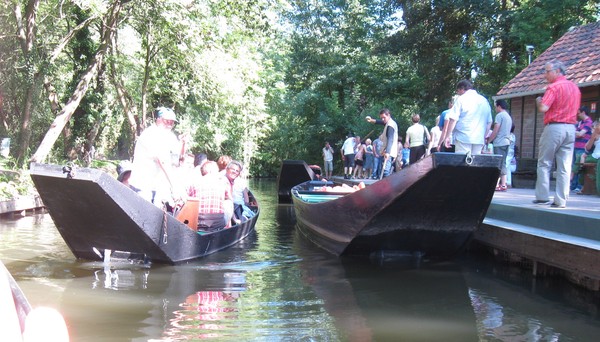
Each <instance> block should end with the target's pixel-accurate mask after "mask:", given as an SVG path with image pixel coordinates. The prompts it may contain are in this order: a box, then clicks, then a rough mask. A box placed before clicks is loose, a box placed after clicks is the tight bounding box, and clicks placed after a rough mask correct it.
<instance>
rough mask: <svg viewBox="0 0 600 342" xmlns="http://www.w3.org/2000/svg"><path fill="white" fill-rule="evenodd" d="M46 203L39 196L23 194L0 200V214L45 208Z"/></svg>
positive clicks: (20, 212)
mask: <svg viewBox="0 0 600 342" xmlns="http://www.w3.org/2000/svg"><path fill="white" fill-rule="evenodd" d="M43 207H44V204H43V203H42V199H41V198H40V197H39V196H22V197H19V198H15V199H11V200H7V201H0V216H4V215H19V214H23V213H26V212H28V211H37V210H41V209H43Z"/></svg>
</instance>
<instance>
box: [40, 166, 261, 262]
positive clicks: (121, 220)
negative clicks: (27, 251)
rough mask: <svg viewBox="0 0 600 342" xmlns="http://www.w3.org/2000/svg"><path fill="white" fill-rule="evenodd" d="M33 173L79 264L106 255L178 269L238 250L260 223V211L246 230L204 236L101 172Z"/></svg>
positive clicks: (235, 228) (49, 169) (48, 168)
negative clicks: (134, 257) (186, 263)
mask: <svg viewBox="0 0 600 342" xmlns="http://www.w3.org/2000/svg"><path fill="white" fill-rule="evenodd" d="M30 173H31V178H32V179H33V182H34V184H35V186H36V188H37V190H38V193H39V194H40V197H41V198H42V201H43V202H44V205H45V207H46V209H47V210H48V212H49V214H50V216H51V217H52V220H53V221H54V223H55V225H56V228H57V229H58V231H59V233H60V234H61V236H62V238H63V239H64V240H65V242H66V244H67V246H68V247H69V248H70V249H71V252H72V253H73V254H74V255H75V256H76V257H77V258H80V259H88V260H101V259H103V258H104V255H105V252H106V251H121V252H127V253H130V254H131V255H137V256H143V257H144V258H146V259H150V260H151V261H152V262H158V263H168V264H173V263H179V262H183V261H187V260H192V259H196V258H200V257H203V256H205V255H208V254H212V253H215V252H217V251H219V250H222V249H224V248H227V247H229V246H232V245H234V244H236V243H237V242H239V241H240V240H242V239H244V238H245V237H246V236H248V235H249V234H250V233H251V232H252V231H253V230H254V225H255V224H256V220H257V219H258V208H256V211H257V212H256V215H255V216H254V217H253V218H252V219H250V220H248V221H246V222H244V223H242V224H239V225H236V226H233V227H231V228H228V229H223V230H220V231H218V232H214V233H205V234H201V233H198V232H196V231H194V230H192V229H190V228H189V227H188V226H186V225H185V224H184V223H182V222H179V221H178V220H176V219H175V218H174V217H173V216H171V215H170V214H167V213H165V212H164V211H162V210H161V209H159V208H157V207H156V206H154V205H153V204H151V203H149V202H147V201H146V200H144V199H143V198H141V197H140V196H138V195H137V194H136V193H135V192H133V191H132V190H131V189H130V188H129V187H127V186H125V185H123V184H122V183H120V182H119V181H117V180H116V179H115V178H113V177H111V176H110V175H108V174H106V173H104V172H102V171H101V170H97V169H90V168H77V169H74V170H72V172H66V173H65V172H63V167H61V166H58V165H45V164H32V165H31V170H30Z"/></svg>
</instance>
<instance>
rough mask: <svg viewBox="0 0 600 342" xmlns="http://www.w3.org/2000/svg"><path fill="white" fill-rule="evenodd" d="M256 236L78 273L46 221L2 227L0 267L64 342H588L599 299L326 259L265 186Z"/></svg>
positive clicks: (468, 272) (393, 261)
mask: <svg viewBox="0 0 600 342" xmlns="http://www.w3.org/2000/svg"><path fill="white" fill-rule="evenodd" d="M251 186H252V189H253V191H254V192H255V194H256V195H257V197H258V199H259V201H260V204H261V216H260V219H259V221H258V224H257V226H256V230H257V232H256V234H253V235H252V236H251V237H249V238H248V239H246V240H245V241H243V242H242V243H241V244H239V245H236V246H235V247H233V248H230V249H227V250H225V251H223V252H219V253H217V254H215V255H212V256H209V257H207V258H204V259H201V260H199V261H195V262H193V263H187V264H183V265H179V266H161V265H152V266H151V267H148V268H145V267H140V266H129V265H123V266H112V267H105V266H104V265H103V264H102V263H94V262H85V261H78V260H76V259H75V258H74V257H73V255H72V254H71V252H70V251H69V249H68V248H67V247H66V245H65V243H64V242H63V240H62V238H61V237H60V235H59V234H58V232H57V231H56V229H55V227H54V225H53V223H52V220H51V219H50V217H49V216H48V215H36V216H29V217H25V218H21V219H18V220H6V219H3V220H1V221H0V259H1V260H2V261H3V262H4V263H5V264H6V266H7V268H8V269H9V270H10V271H11V273H12V274H13V276H14V277H15V278H16V279H17V281H18V282H19V284H20V286H21V288H22V289H23V291H24V292H25V294H26V296H27V297H28V299H29V301H30V302H31V304H32V306H34V307H36V306H52V307H55V308H57V309H58V310H60V311H61V312H62V314H63V316H64V317H65V319H66V321H67V325H68V327H69V331H70V334H71V340H72V341H181V340H203V339H209V340H214V341H598V340H600V318H599V312H598V309H599V307H600V304H599V297H598V295H597V294H594V293H591V292H586V291H581V290H579V289H578V288H576V287H574V286H572V285H569V284H566V283H564V282H563V281H559V280H552V281H548V280H545V279H533V278H532V277H531V275H530V274H529V273H530V272H529V271H523V270H520V269H518V268H509V267H506V266H503V265H501V264H499V263H495V262H493V261H489V260H485V258H484V257H482V256H476V255H466V256H464V257H462V258H461V259H459V260H456V261H453V262H447V263H441V264H435V265H428V264H426V263H421V264H420V265H417V264H416V262H414V261H411V260H403V259H401V258H400V257H395V256H393V255H391V256H390V255H386V256H383V258H379V259H377V260H364V259H353V258H337V257H333V256H331V255H328V254H325V253H323V252H321V251H320V250H319V249H316V248H315V247H313V246H312V245H311V244H310V243H309V242H307V241H306V240H304V239H303V238H302V237H301V236H298V235H297V234H296V231H295V229H294V217H293V208H292V207H291V206H290V205H278V204H277V196H276V194H277V191H276V188H275V182H274V181H272V180H260V181H253V182H251Z"/></svg>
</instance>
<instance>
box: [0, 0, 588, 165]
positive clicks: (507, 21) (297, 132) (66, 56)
mask: <svg viewBox="0 0 600 342" xmlns="http://www.w3.org/2000/svg"><path fill="white" fill-rule="evenodd" d="M21 3H22V2H19V4H21ZM599 3H600V1H598V0H546V1H540V0H524V1H498V0H442V1H433V0H428V1H422V0H419V1H415V0H400V1H387V0H353V1H322V0H315V1H299V0H275V1H272V0H251V1H242V0H216V1H207V0H200V1H180V0H150V1H142V0H133V1H127V2H125V3H124V7H123V9H122V12H121V16H120V19H119V21H118V25H117V27H115V29H116V30H117V31H116V32H117V35H116V45H115V46H114V47H111V50H110V53H109V54H108V55H107V56H106V58H105V59H104V64H103V65H102V67H101V68H100V70H99V73H98V77H97V78H96V79H95V80H93V82H92V84H91V88H90V91H88V93H87V94H86V96H85V98H84V99H83V101H82V102H81V104H80V106H79V108H78V109H77V111H76V113H75V115H74V116H73V118H72V119H71V122H70V124H69V125H68V130H67V131H66V132H65V133H64V134H63V136H61V138H60V139H59V140H58V141H57V143H56V146H55V148H54V150H53V151H52V154H51V156H50V157H49V161H55V162H63V161H64V160H65V159H66V158H70V159H72V160H73V161H74V162H75V163H77V164H84V160H83V156H82V154H81V146H84V149H91V146H94V147H95V149H96V155H97V158H98V159H112V158H117V157H118V158H119V159H128V158H131V155H130V153H131V151H132V150H133V148H132V146H133V143H134V141H135V136H134V132H133V130H131V126H130V122H129V120H130V118H127V117H126V116H125V115H126V114H128V113H132V114H131V115H137V117H136V118H134V119H135V120H137V123H138V124H141V123H142V122H145V120H146V119H148V121H149V122H151V121H152V118H151V117H150V116H151V115H150V114H149V113H151V112H152V110H153V109H154V108H155V107H157V106H159V105H167V106H173V107H174V109H175V111H176V113H177V115H178V117H179V123H178V125H177V127H176V128H175V130H176V131H177V132H178V133H186V132H187V133H190V134H192V136H193V137H194V141H193V143H192V144H191V145H190V148H191V150H192V151H193V152H196V153H198V152H204V153H207V154H208V155H209V157H211V158H212V159H216V158H217V157H218V156H220V155H223V154H227V155H231V156H232V157H234V158H236V159H240V160H242V161H243V162H244V163H245V164H247V166H248V167H249V169H250V172H251V174H253V175H257V176H269V175H275V174H276V173H277V172H278V169H279V165H280V163H281V160H283V159H305V160H306V161H307V162H309V163H317V164H320V163H321V148H322V146H323V142H324V141H325V140H328V141H330V142H331V144H332V145H333V146H334V147H335V148H336V152H337V153H336V157H337V156H338V155H339V147H340V146H341V143H342V142H343V140H344V137H345V136H346V134H347V133H348V132H349V131H352V132H354V133H356V134H358V135H361V136H365V135H367V134H369V133H371V132H372V133H371V135H370V136H371V137H374V136H376V135H378V134H379V133H380V131H381V127H380V126H373V125H370V124H368V123H366V122H365V120H364V117H365V116H366V115H370V116H372V117H377V116H378V112H379V110H380V109H381V108H384V107H385V108H389V109H390V110H391V112H392V115H393V116H394V118H395V119H396V121H397V122H398V124H399V125H400V131H401V133H402V132H404V131H405V130H406V128H407V127H408V125H409V124H410V116H411V115H412V114H414V113H419V114H421V117H422V121H423V123H424V124H426V125H427V126H428V127H431V126H432V125H433V123H434V120H435V117H436V116H437V115H439V113H440V112H441V111H442V110H444V109H446V104H447V101H448V99H449V98H450V97H451V96H452V95H453V94H454V86H455V84H456V82H457V81H459V80H460V79H462V78H469V79H473V81H474V83H475V85H476V87H477V89H478V90H479V92H480V93H482V94H484V95H486V96H487V97H488V98H490V97H491V96H493V95H494V94H495V93H496V92H497V91H498V90H499V89H500V88H501V87H502V86H503V85H504V84H505V83H506V82H507V81H508V80H510V79H511V78H512V77H514V75H516V74H517V73H518V72H519V71H520V70H521V69H522V68H523V67H525V66H526V64H527V57H528V56H527V53H526V52H525V49H524V45H526V44H527V45H534V46H535V55H534V56H533V57H535V56H537V55H538V54H539V53H541V52H542V51H544V50H545V49H546V48H547V47H548V46H550V45H551V44H552V43H553V42H554V41H556V39H558V38H559V37H560V36H561V35H562V34H564V33H565V32H566V31H567V30H568V29H569V28H570V27H571V26H575V25H582V24H586V23H590V22H594V21H596V20H598V8H599V7H598V6H599ZM15 4H17V2H15V1H9V2H2V3H0V29H1V30H2V32H9V33H10V32H18V28H17V17H16V16H15V15H14V9H15V7H14V6H15ZM111 4H113V2H105V1H99V0H85V1H56V0H51V1H44V2H40V4H39V8H38V9H37V13H36V16H35V19H36V20H37V21H36V22H35V24H36V27H35V30H34V31H33V32H34V34H35V39H34V43H33V45H32V49H31V51H29V52H23V50H22V48H21V47H22V45H21V41H20V40H19V39H18V38H17V37H16V36H15V35H13V34H4V35H2V36H0V80H2V81H1V82H0V96H2V99H3V101H2V108H1V109H0V110H2V114H3V116H2V119H3V122H2V125H0V133H1V134H0V135H1V136H8V137H11V138H12V139H13V141H14V142H15V144H18V143H17V142H18V141H20V140H19V137H20V136H21V135H22V133H28V134H30V135H31V146H26V147H23V149H25V151H24V154H23V156H24V157H23V158H22V159H21V160H18V161H16V164H17V168H18V167H19V166H18V165H21V164H23V163H25V162H26V156H28V155H29V154H30V153H31V150H32V149H33V150H35V148H36V147H37V145H38V144H39V142H40V141H41V139H42V137H43V136H44V134H45V133H46V131H47V129H48V127H49V126H50V124H51V123H52V121H53V120H54V115H55V113H56V110H59V109H60V108H52V106H51V103H50V102H49V101H48V99H49V98H50V96H51V95H52V94H50V93H49V91H48V90H46V89H45V88H44V87H43V85H46V86H51V87H52V88H53V89H54V91H55V94H56V96H57V97H58V99H60V101H59V102H60V104H59V105H61V106H64V104H65V103H66V101H67V100H68V99H69V98H70V97H71V96H72V94H73V92H74V91H75V89H74V87H75V85H76V84H77V82H78V80H79V77H80V75H81V73H82V71H83V70H85V69H86V68H87V67H88V66H89V63H90V61H91V58H92V57H93V56H94V54H95V52H96V51H97V49H98V47H99V46H100V44H101V43H103V42H102V41H101V40H100V38H101V36H102V35H101V32H102V27H103V26H102V23H103V21H104V19H105V15H106V12H107V10H108V8H109V6H110V5H111ZM21 11H22V12H24V11H25V8H23V7H21ZM82 23H86V25H85V26H84V27H80V28H78V30H77V31H76V32H75V31H72V30H73V29H74V28H76V27H77V25H78V24H82ZM70 33H73V35H72V37H71V38H70V39H69V40H68V42H67V45H66V48H63V49H62V50H60V49H59V50H58V53H57V54H56V55H53V52H54V51H55V49H57V48H58V47H59V46H60V45H59V44H60V43H61V42H62V41H63V39H64V38H65V37H70V36H69V34H70ZM51 58H52V59H51ZM34 80H37V81H34ZM109 80H110V81H109ZM117 84H118V85H120V86H122V89H119V90H121V91H123V90H124V91H125V92H126V93H127V98H128V99H129V100H130V101H131V103H130V105H132V106H133V107H134V109H133V110H132V109H127V110H129V112H128V111H126V108H124V107H123V102H121V101H122V98H121V96H123V95H122V94H121V93H119V92H117ZM27 89H30V90H31V91H30V92H28V91H25V90H27ZM28 94H30V96H31V99H30V100H31V102H30V104H31V105H32V107H31V108H32V110H31V117H30V118H29V121H28V122H27V125H25V124H24V123H25V121H26V120H25V118H24V117H23V113H24V112H25V110H24V109H25V107H26V105H25V104H26V103H28V97H27V96H28ZM53 110H54V112H53ZM143 115H145V116H147V117H142V116H143ZM22 127H26V128H25V129H23V131H22ZM140 128H143V127H140ZM19 147H20V146H19ZM92 165H96V166H99V165H98V164H96V163H93V164H92ZM106 167H108V168H111V167H112V166H110V165H106Z"/></svg>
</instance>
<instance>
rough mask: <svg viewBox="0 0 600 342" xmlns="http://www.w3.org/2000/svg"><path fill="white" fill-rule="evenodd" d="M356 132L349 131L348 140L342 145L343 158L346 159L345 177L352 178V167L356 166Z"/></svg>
mask: <svg viewBox="0 0 600 342" xmlns="http://www.w3.org/2000/svg"><path fill="white" fill-rule="evenodd" d="M355 141H356V139H354V134H352V133H348V135H347V136H346V141H344V144H343V145H342V149H341V150H340V152H341V153H342V160H343V161H344V179H350V177H352V167H353V166H354V153H355V151H354V148H355V147H356V145H355V143H354V142H355Z"/></svg>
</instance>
